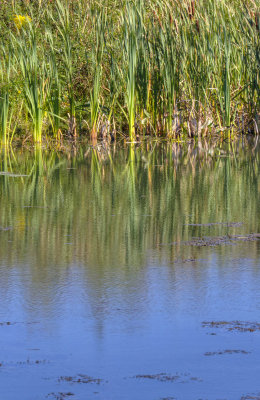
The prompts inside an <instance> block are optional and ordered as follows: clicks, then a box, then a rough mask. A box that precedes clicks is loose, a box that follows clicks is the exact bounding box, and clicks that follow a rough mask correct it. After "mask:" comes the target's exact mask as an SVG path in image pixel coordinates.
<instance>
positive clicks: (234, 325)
mask: <svg viewBox="0 0 260 400" xmlns="http://www.w3.org/2000/svg"><path fill="white" fill-rule="evenodd" d="M202 327H203V328H222V329H225V330H227V331H237V332H256V331H260V323H258V322H248V321H204V322H202Z"/></svg>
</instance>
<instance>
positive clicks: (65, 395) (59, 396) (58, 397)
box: [46, 392, 74, 400]
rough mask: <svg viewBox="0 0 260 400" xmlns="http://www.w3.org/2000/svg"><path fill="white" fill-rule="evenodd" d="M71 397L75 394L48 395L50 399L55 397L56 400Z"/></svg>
mask: <svg viewBox="0 0 260 400" xmlns="http://www.w3.org/2000/svg"><path fill="white" fill-rule="evenodd" d="M69 396H74V393H72V392H66V393H63V392H59V393H49V394H47V396H46V397H47V398H48V397H53V398H54V399H56V400H64V399H65V398H66V397H69Z"/></svg>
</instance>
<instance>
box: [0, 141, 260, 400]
mask: <svg viewBox="0 0 260 400" xmlns="http://www.w3.org/2000/svg"><path fill="white" fill-rule="evenodd" d="M0 162H1V168H0V169H1V172H0V204H1V207H0V240H1V246H0V335H1V336H0V337H1V342H0V343H1V351H0V388H1V398H2V399H4V400H22V399H24V400H38V399H39V400H44V399H49V400H52V399H58V400H64V399H72V400H73V399H75V400H92V399H93V400H95V399H96V400H173V399H178V400H199V399H200V400H206V399H208V400H224V399H226V400H240V399H241V400H246V399H260V381H259V376H260V363H259V360H260V290H259V287H260V219H259V214H260V175H259V170H260V145H259V143H258V140H257V139H240V140H238V141H236V142H233V143H225V142H216V143H214V142H212V143H207V142H203V143H197V144H194V143H188V144H182V143H179V144H178V143H177V144H176V143H174V144H161V143H153V142H151V143H142V144H140V145H139V146H136V147H129V145H122V146H116V145H114V146H111V147H106V146H105V145H102V144H101V145H100V146H99V147H97V148H95V149H94V148H91V147H87V146H85V147H84V146H81V147H77V146H74V147H73V146H70V145H64V148H63V147H62V148H61V149H59V150H57V151H50V150H46V149H39V148H38V149H35V150H25V149H15V150H13V151H11V150H9V151H8V150H6V151H3V152H2V153H1V159H0Z"/></svg>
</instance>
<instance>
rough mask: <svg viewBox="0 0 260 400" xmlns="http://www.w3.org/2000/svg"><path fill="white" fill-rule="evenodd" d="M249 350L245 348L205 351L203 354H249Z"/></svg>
mask: <svg viewBox="0 0 260 400" xmlns="http://www.w3.org/2000/svg"><path fill="white" fill-rule="evenodd" d="M250 353H251V352H250V351H246V350H221V351H207V352H206V353H204V356H216V355H222V354H250Z"/></svg>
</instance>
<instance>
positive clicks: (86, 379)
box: [58, 374, 103, 385]
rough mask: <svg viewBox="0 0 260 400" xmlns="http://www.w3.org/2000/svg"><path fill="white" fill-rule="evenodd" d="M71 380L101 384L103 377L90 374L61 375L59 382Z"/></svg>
mask: <svg viewBox="0 0 260 400" xmlns="http://www.w3.org/2000/svg"><path fill="white" fill-rule="evenodd" d="M64 381H65V382H70V383H95V384H97V385H100V383H102V382H103V379H99V378H93V377H91V376H89V375H84V374H78V375H76V376H60V377H59V379H58V382H64Z"/></svg>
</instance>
